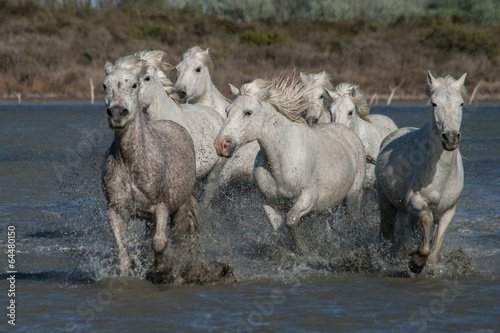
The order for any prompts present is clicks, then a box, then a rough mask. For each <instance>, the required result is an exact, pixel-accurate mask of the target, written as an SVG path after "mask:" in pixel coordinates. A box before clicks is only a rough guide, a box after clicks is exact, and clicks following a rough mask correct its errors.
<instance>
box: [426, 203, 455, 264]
mask: <svg viewBox="0 0 500 333" xmlns="http://www.w3.org/2000/svg"><path fill="white" fill-rule="evenodd" d="M456 208H457V206H456V205H455V206H453V208H451V209H450V210H448V211H446V213H444V214H443V216H441V218H440V219H439V222H438V225H437V232H436V236H435V238H434V240H433V243H432V249H431V253H430V254H429V256H428V257H427V264H428V265H429V266H435V265H436V264H437V263H438V262H439V256H440V253H441V244H442V243H443V236H444V233H445V231H446V229H447V228H448V226H449V225H450V223H451V221H452V220H453V217H454V216H455V210H456Z"/></svg>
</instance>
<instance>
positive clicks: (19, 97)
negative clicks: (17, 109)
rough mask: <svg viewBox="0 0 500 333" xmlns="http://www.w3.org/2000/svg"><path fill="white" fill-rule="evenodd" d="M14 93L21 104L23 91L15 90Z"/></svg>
mask: <svg viewBox="0 0 500 333" xmlns="http://www.w3.org/2000/svg"><path fill="white" fill-rule="evenodd" d="M14 95H16V97H17V104H19V105H21V103H22V100H21V92H17V91H14Z"/></svg>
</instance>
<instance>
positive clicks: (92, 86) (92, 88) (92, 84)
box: [90, 78, 94, 105]
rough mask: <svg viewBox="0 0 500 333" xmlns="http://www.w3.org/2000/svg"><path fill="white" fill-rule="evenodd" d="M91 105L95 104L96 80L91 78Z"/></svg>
mask: <svg viewBox="0 0 500 333" xmlns="http://www.w3.org/2000/svg"><path fill="white" fill-rule="evenodd" d="M90 105H94V81H93V80H92V78H90Z"/></svg>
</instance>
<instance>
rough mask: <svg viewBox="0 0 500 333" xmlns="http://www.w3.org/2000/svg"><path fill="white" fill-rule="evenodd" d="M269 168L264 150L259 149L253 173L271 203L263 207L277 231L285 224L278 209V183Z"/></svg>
mask: <svg viewBox="0 0 500 333" xmlns="http://www.w3.org/2000/svg"><path fill="white" fill-rule="evenodd" d="M269 168H270V167H269V164H268V163H267V160H266V159H265V157H264V156H263V154H262V151H259V153H258V154H257V157H256V159H255V166H254V169H253V174H254V178H255V182H256V183H257V186H259V189H260V191H261V192H262V194H263V195H264V197H265V198H266V200H267V202H268V203H269V205H263V208H264V211H265V212H266V215H267V218H268V219H269V222H270V223H271V225H272V227H273V230H274V231H276V230H278V229H279V227H280V226H281V224H283V217H282V215H281V212H280V211H279V210H278V209H276V206H277V202H278V185H277V184H276V179H274V177H273V174H272V173H271V171H270V169H269Z"/></svg>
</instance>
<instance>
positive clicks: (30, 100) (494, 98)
mask: <svg viewBox="0 0 500 333" xmlns="http://www.w3.org/2000/svg"><path fill="white" fill-rule="evenodd" d="M388 98H389V95H386V96H384V95H382V96H381V95H378V96H376V97H375V98H373V96H372V95H368V96H366V99H367V102H368V104H369V105H387V100H388ZM469 98H470V96H469ZM372 99H373V101H372ZM371 101H372V102H373V103H372V104H370V102H371ZM47 103H61V104H62V103H81V104H89V105H92V103H91V101H90V98H72V97H60V96H57V97H56V96H51V97H40V96H39V95H37V96H27V97H22V99H21V102H20V103H19V99H18V98H17V97H14V96H9V97H2V98H0V105H11V104H17V105H23V104H47ZM93 104H94V105H95V104H104V99H103V98H102V99H101V98H98V99H95V100H94V103H93ZM426 104H428V98H427V96H425V95H423V94H422V95H420V96H401V97H398V96H394V98H393V99H392V101H391V103H390V104H389V105H426ZM465 105H466V106H467V105H500V96H498V95H489V94H487V95H476V96H475V97H474V100H473V103H472V104H470V103H469V100H466V101H465Z"/></svg>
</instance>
